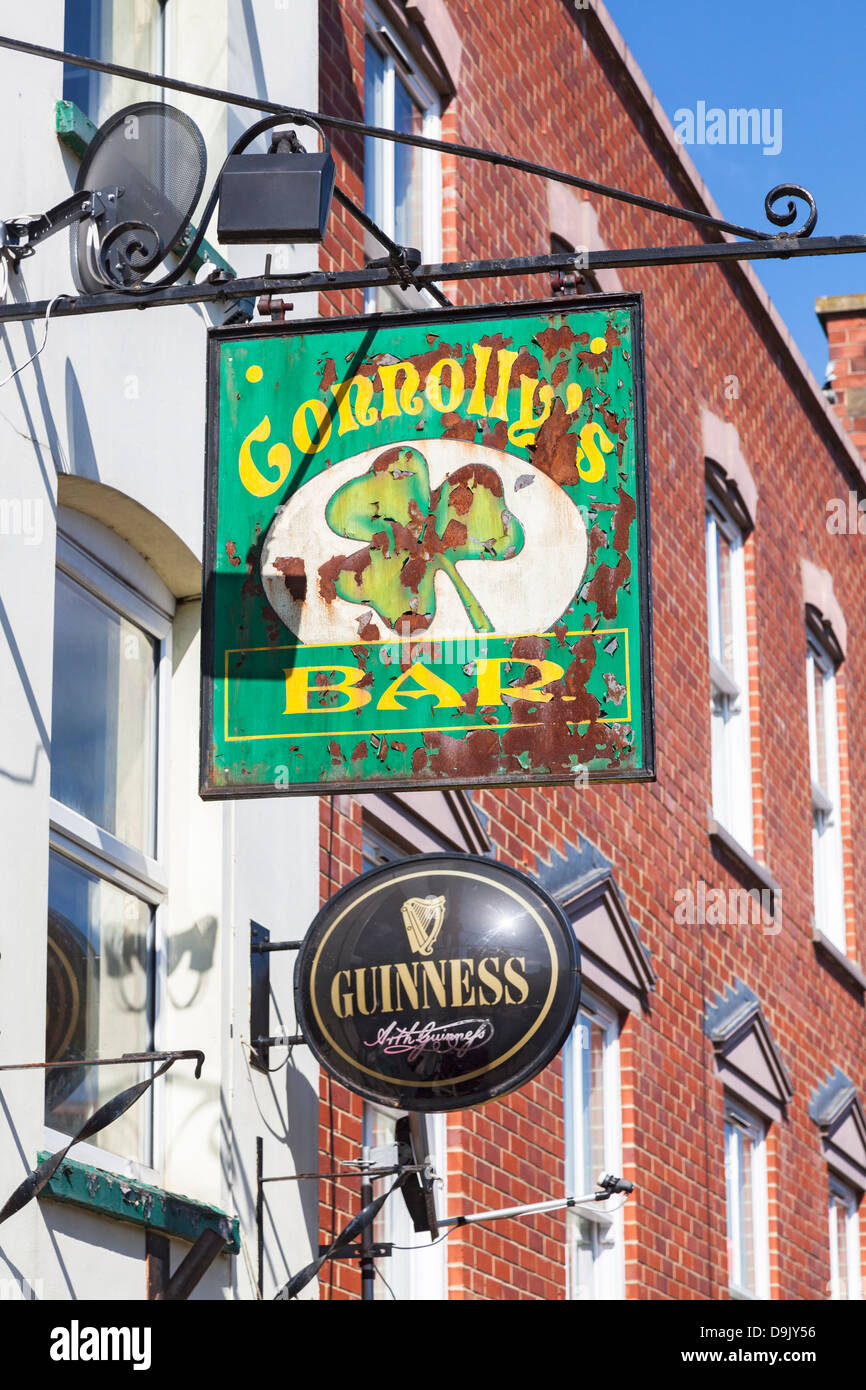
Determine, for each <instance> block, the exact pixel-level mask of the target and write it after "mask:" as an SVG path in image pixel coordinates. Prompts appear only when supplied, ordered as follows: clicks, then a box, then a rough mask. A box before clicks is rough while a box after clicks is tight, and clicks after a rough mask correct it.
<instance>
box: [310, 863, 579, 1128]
mask: <svg viewBox="0 0 866 1390" xmlns="http://www.w3.org/2000/svg"><path fill="white" fill-rule="evenodd" d="M431 877H432V878H434V879H435V878H441V879H442V880H443V886H444V883H445V882H447V881H448V879H449V878H450V879H452V880H456V879H458V878H462V879H474V880H476V881H477V882H478V883H486V884H488V885H489V886H490V888H491V889H493V890H494V891H498V892H499V893H500V894H502V895H505V896H506V897H510V898H511V899H512V900H513V901H515V900H516V902H517V903H519V904H520V905H521V907H522V908H523V909H524V911H525V912H527V913H528V914H529V916H530V917H531V918H534V921H535V924H536V927H537V928H538V929H539V931H540V935H541V937H542V938H543V939H544V940H545V943H546V946H547V949H548V951H549V953H550V970H549V974H550V983H549V986H548V988H547V996H546V999H545V1003H544V1007H543V1010H542V1011H541V1013H540V1014H539V1016H538V1017H532V1018H529V1019H528V1020H527V1028H526V1031H525V1033H524V1034H522V1035H521V1036H520V1038H519V1039H518V1041H517V1042H516V1043H512V1044H511V1045H510V1046H509V1047H508V1048H507V1051H506V1053H505V1054H503V1055H502V1056H499V1057H496V1058H494V1060H493V1061H491V1062H489V1063H488V1064H486V1065H484V1066H482V1067H475V1068H473V1070H471V1071H470V1072H468V1073H466V1074H465V1075H458V1076H453V1075H452V1076H446V1077H443V1078H438V1079H433V1080H431V1079H426V1080H420V1081H416V1082H414V1083H412V1082H411V1081H405V1080H403V1081H401V1080H400V1079H399V1078H397V1079H395V1078H393V1077H387V1076H384V1075H383V1074H382V1072H380V1071H376V1070H375V1069H374V1068H372V1067H370V1066H367V1065H365V1064H364V1063H362V1062H360V1061H357V1060H355V1059H353V1058H352V1056H351V1055H350V1054H349V1053H347V1051H346V1050H345V1046H344V1044H345V1043H346V1039H345V1038H341V1039H339V1040H338V1039H336V1038H334V1037H333V1036H332V1032H333V1031H335V1030H334V1029H333V1025H332V1032H329V1030H328V1026H327V1025H326V1023H325V1022H324V1019H323V1017H322V1012H321V1010H320V1007H319V1005H320V1003H321V990H322V989H323V988H324V986H319V984H318V981H317V978H316V977H317V973H318V969H319V962H320V961H321V958H322V953H323V948H324V947H325V945H326V944H327V942H328V940H329V939H330V938H331V937H332V934H333V932H334V931H336V930H337V929H338V928H339V926H340V924H341V923H343V922H344V921H345V920H346V918H347V916H348V914H349V913H351V911H352V908H353V907H354V906H359V905H360V904H362V903H363V902H365V901H367V900H368V899H369V898H370V896H371V894H374V893H376V892H377V889H378V888H379V886H380V885H381V892H382V893H383V895H384V894H385V893H386V892H387V891H388V889H389V888H391V889H393V888H396V887H397V886H398V885H402V884H406V885H407V887H408V886H409V885H410V884H411V883H412V882H413V881H415V880H420V879H424V878H426V879H427V880H428V881H429V879H430V878H431ZM404 891H405V890H404ZM425 901H426V900H425ZM398 922H399V918H398ZM398 922H397V923H395V924H394V927H395V935H397V936H398V939H399V933H398V932H397V931H396V928H397V925H398ZM405 925H406V920H405V917H404V926H405ZM350 930H351V927H349V928H348V929H347V934H348V931H350ZM361 930H363V928H362V929H361ZM557 932H558V938H556V939H554V936H553V935H552V933H557ZM407 933H408V927H407ZM410 940H411V938H410ZM413 949H414V948H413ZM453 951H458V948H457V947H452V952H453ZM458 954H459V951H458ZM452 958H453V956H452ZM353 959H354V960H355V961H356V964H355V968H356V969H361V970H363V969H364V961H363V957H362V956H361V955H358V956H357V957H356V958H353ZM395 968H396V967H395ZM340 973H348V972H340ZM581 983H582V970H581V959H580V947H579V945H578V942H577V939H576V937H575V934H574V930H573V927H572V924H571V922H570V921H569V919H568V917H567V916H566V914H565V913H564V911H563V910H562V908H561V907H560V905H559V904H558V903H557V902H556V900H555V899H554V898H552V897H551V895H550V894H549V893H547V892H546V890H545V889H544V888H543V887H542V886H541V885H540V884H539V883H538V882H537V881H536V880H534V879H532V878H531V877H530V876H529V875H527V874H525V873H522V872H521V871H520V870H519V869H515V868H513V867H512V866H511V865H508V864H503V863H500V862H499V861H498V860H492V859H490V858H485V857H483V856H481V855H473V854H457V853H431V854H422V855H415V856H411V857H408V858H406V859H399V860H394V861H392V862H390V863H388V864H384V865H378V866H376V867H375V868H373V869H370V870H369V871H368V872H367V873H365V874H361V875H359V876H358V877H357V878H355V879H353V880H352V882H351V883H348V884H346V885H345V886H344V887H342V888H340V889H339V890H338V891H337V892H336V893H335V894H334V895H333V896H332V897H331V898H330V899H329V900H328V902H327V903H326V904H325V905H324V906H323V907H322V908H321V910H320V911H319V913H318V914H317V916H316V917H315V919H314V920H313V922H312V924H311V926H310V929H309V931H308V933H307V935H306V937H305V939H304V943H303V945H302V947H301V949H300V951H299V953H298V957H297V961H296V964H295V980H294V986H295V1010H296V1017H297V1019H298V1024H299V1027H300V1030H301V1032H302V1033H303V1035H304V1038H305V1040H306V1042H307V1043H308V1045H309V1046H310V1048H311V1050H312V1052H313V1054H314V1055H315V1057H316V1059H317V1060H318V1062H319V1063H320V1065H321V1066H322V1067H324V1068H325V1070H326V1071H327V1072H328V1073H329V1074H330V1075H331V1076H332V1077H333V1078H334V1079H335V1080H336V1081H338V1082H339V1083H340V1084H341V1085H344V1086H346V1087H347V1088H348V1089H349V1090H351V1091H353V1092H354V1093H355V1094H356V1095H360V1096H362V1097H363V1098H364V1099H365V1100H367V1101H371V1102H372V1103H374V1104H376V1105H381V1106H385V1107H387V1108H390V1109H397V1110H407V1111H422V1112H430V1113H442V1112H446V1111H451V1110H463V1109H468V1108H471V1107H473V1106H477V1105H483V1104H486V1103H487V1102H488V1101H491V1100H495V1099H499V1098H502V1097H503V1096H505V1095H508V1094H510V1093H511V1092H513V1091H516V1090H519V1089H520V1088H521V1087H522V1086H524V1085H526V1084H527V1083H528V1082H529V1081H531V1080H532V1079H533V1078H534V1077H535V1076H537V1075H538V1073H539V1072H541V1071H542V1070H543V1069H544V1068H545V1067H546V1066H548V1065H549V1064H550V1062H551V1061H552V1060H553V1059H554V1057H556V1056H557V1054H558V1053H559V1052H560V1050H561V1049H562V1047H563V1045H564V1043H565V1041H566V1039H567V1038H568V1036H569V1034H570V1033H571V1030H572V1027H573V1025H574V1021H575V1018H576V1017H577V1011H578V1009H579V1007H580V996H581ZM331 987H332V989H333V983H332V986H331ZM317 992H318V993H317ZM479 993H480V991H479ZM479 1007H480V1006H479ZM485 1007H488V1006H487V1005H485ZM518 1007H522V1006H518ZM329 1021H330V1020H329ZM545 1024H546V1025H547V1026H546V1027H545V1026H544V1025H545ZM441 1026H442V1027H445V1026H446V1025H444V1024H443V1025H441ZM493 1031H494V1030H493V1029H492V1027H491V1034H490V1035H491V1036H492V1034H493ZM533 1039H534V1042H533V1041H532V1040H533ZM341 1044H343V1045H341ZM530 1044H531V1046H530ZM367 1045H368V1046H369V1045H370V1044H369V1043H368V1044H367ZM527 1049H529V1056H528V1060H526V1056H527ZM509 1063H510V1065H509ZM491 1073H498V1075H494V1076H491V1075H490V1074H491ZM485 1076H487V1077H488V1079H487V1081H486V1082H484V1083H483V1084H482V1080H483V1078H484V1077H485ZM472 1082H476V1083H477V1084H474V1085H472V1084H471V1083H472Z"/></svg>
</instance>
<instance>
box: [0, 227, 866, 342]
mask: <svg viewBox="0 0 866 1390" xmlns="http://www.w3.org/2000/svg"><path fill="white" fill-rule="evenodd" d="M858 252H866V236H841V237H788V236H778V237H773V238H772V239H771V240H761V241H729V242H712V243H695V244H693V245H690V246H659V247H635V248H631V247H629V248H626V249H624V250H607V251H587V252H581V253H579V254H576V255H573V254H568V253H562V254H559V255H555V256H510V257H503V258H499V259H496V260H485V261H445V262H443V263H441V264H439V265H420V266H417V267H416V268H415V269H414V270H413V272H412V277H413V281H414V282H415V283H416V284H417V285H418V286H420V287H423V286H425V285H428V284H434V283H436V282H441V281H449V280H483V279H495V278H498V277H508V276H513V275H544V274H550V273H551V272H553V271H557V270H558V271H574V270H590V271H595V270H614V269H628V268H632V269H652V268H653V267H655V266H665V265H704V264H711V263H713V262H719V261H754V260H787V259H788V258H789V257H793V256H839V255H850V254H853V253H858ZM399 283H400V277H399V275H398V273H397V272H396V271H394V270H392V269H391V268H389V267H367V268H366V269H359V270H345V271H311V272H308V273H303V274H295V275H291V274H289V275H274V274H271V275H261V276H253V277H249V278H245V279H240V280H230V281H226V282H223V283H220V284H218V285H209V284H202V285H174V286H171V287H169V288H167V289H164V290H160V291H158V292H157V293H155V294H152V295H148V294H147V293H143V294H140V295H136V296H132V295H128V294H111V293H106V294H91V295H77V296H76V295H64V296H63V297H61V298H58V300H57V302H56V303H55V305H54V308H53V309H52V311H51V318H52V320H54V319H61V318H73V317H76V316H78V315H81V314H103V313H113V312H117V311H119V310H123V309H158V308H168V307H171V306H172V305H177V304H205V303H217V304H219V303H224V302H225V301H227V300H230V299H253V298H255V297H257V296H259V295H264V294H274V295H276V294H281V293H282V294H285V293H292V294H316V293H319V292H322V291H328V290H331V291H337V290H343V291H344V290H356V289H365V288H367V287H368V286H379V285H382V286H384V285H398V284H399ZM564 298H565V296H564ZM51 302H52V301H51V300H48V299H40V300H32V301H25V302H22V303H12V304H2V305H0V324H4V323H19V322H24V321H25V320H29V319H41V318H44V317H45V314H46V312H47V310H48V307H49V304H50V303H51ZM399 316H400V315H399V311H398V312H395V313H394V314H389V315H384V316H381V317H384V318H385V319H392V320H394V319H397V318H399ZM358 317H359V321H360V319H361V317H363V316H361V315H359V316H358ZM258 322H259V325H260V322H261V321H258Z"/></svg>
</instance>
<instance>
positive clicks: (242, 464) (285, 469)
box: [238, 415, 292, 497]
mask: <svg viewBox="0 0 866 1390" xmlns="http://www.w3.org/2000/svg"><path fill="white" fill-rule="evenodd" d="M270 433H271V422H270V420H269V419H268V417H267V415H266V416H265V418H264V420H260V421H259V423H258V424H257V425H256V427H255V429H254V430H250V432H249V434H248V435H247V437H246V439H245V440H244V442H243V444H242V445H241V451H240V454H239V456H238V476H239V477H240V480H241V482H242V483H243V485H244V487H245V488H246V490H247V492H251V493H252V495H253V497H268V496H270V494H271V493H272V492H276V490H277V488H278V487H279V486H280V485H281V484H282V483H284V482H285V480H286V478H287V477H288V476H289V469H290V468H291V466H292V455H291V453H290V452H289V446H288V445H287V444H274V445H273V446H272V447H271V448H270V449H269V450H268V467H269V468H276V470H277V477H276V479H275V480H273V479H271V478H266V477H265V475H264V473H262V471H261V469H260V468H259V467H258V465H257V464H256V463H255V461H254V460H253V452H252V449H251V448H250V445H251V444H252V443H254V442H255V443H259V442H261V441H263V440H265V439H268V438H269V436H270Z"/></svg>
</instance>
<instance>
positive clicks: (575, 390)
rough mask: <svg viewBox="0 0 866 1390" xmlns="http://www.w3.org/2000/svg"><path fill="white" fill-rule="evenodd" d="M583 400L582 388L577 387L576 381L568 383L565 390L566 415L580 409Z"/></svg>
mask: <svg viewBox="0 0 866 1390" xmlns="http://www.w3.org/2000/svg"><path fill="white" fill-rule="evenodd" d="M582 400H583V387H582V386H578V384H577V382H576V381H570V382H569V383H568V385H567V386H566V388H565V410H566V413H567V414H568V415H573V414H574V412H575V411H576V410H579V409H580V403H581V401H582Z"/></svg>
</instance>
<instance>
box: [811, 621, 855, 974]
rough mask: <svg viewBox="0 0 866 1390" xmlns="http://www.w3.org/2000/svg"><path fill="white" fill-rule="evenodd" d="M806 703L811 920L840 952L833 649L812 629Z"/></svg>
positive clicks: (839, 836) (841, 902)
mask: <svg viewBox="0 0 866 1390" xmlns="http://www.w3.org/2000/svg"><path fill="white" fill-rule="evenodd" d="M806 706H807V711H808V719H809V764H810V770H811V778H812V873H813V881H814V890H815V926H816V927H817V929H818V931H820V932H821V933H822V934H823V935H824V936H825V937H827V939H828V940H829V941H830V942H831V943H832V944H833V945H834V946H836V947H837V948H838V950H840V951H842V952H844V951H845V948H846V941H845V897H844V881H843V872H842V825H841V814H840V811H841V795H840V778H839V720H838V711H837V703H836V663H835V661H834V656H833V653H832V652H831V651H830V649H829V647H828V646H827V644H826V643H825V642H822V641H821V640H820V638H819V637H818V635H817V634H816V633H815V632H814V631H812V630H810V631H809V634H808V645H807V652H806Z"/></svg>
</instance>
